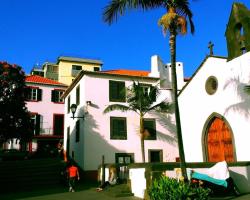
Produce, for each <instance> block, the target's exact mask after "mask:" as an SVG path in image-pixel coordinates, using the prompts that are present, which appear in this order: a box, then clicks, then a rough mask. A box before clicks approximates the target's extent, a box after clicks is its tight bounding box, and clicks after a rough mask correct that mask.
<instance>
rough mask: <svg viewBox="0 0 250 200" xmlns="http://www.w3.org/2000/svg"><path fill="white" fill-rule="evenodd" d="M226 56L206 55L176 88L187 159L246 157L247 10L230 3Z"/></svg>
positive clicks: (249, 114) (249, 117) (249, 112)
mask: <svg viewBox="0 0 250 200" xmlns="http://www.w3.org/2000/svg"><path fill="white" fill-rule="evenodd" d="M225 36H226V40H227V48H228V57H227V58H225V57H218V56H213V55H210V56H207V57H206V58H205V59H204V61H203V62H202V63H201V65H200V67H199V68H198V69H197V70H196V72H195V73H194V75H193V76H192V77H191V80H190V81H189V82H188V83H187V84H186V85H185V86H184V88H183V89H182V91H181V92H180V93H179V98H178V99H179V104H180V113H181V125H182V134H183V143H184V149H185V157H186V161H187V162H218V161H223V160H226V161H227V162H239V161H250V153H249V150H250V146H249V141H250V94H249V93H247V92H246V86H247V85H250V11H249V10H248V9H247V8H246V7H245V6H244V5H243V4H240V3H234V4H233V7H232V11H231V14H230V17H229V22H228V25H227V28H226V32H225Z"/></svg>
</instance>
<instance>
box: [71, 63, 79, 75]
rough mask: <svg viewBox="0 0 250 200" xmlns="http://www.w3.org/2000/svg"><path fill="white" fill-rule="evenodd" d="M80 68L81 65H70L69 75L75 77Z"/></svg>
mask: <svg viewBox="0 0 250 200" xmlns="http://www.w3.org/2000/svg"><path fill="white" fill-rule="evenodd" d="M81 70H82V66H81V65H72V70H71V75H72V76H74V77H76V76H77V75H78V73H79V72H80V71H81Z"/></svg>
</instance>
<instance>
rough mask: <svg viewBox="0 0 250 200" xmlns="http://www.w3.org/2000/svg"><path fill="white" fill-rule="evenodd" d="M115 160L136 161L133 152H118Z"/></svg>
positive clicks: (128, 162) (119, 161) (126, 162)
mask: <svg viewBox="0 0 250 200" xmlns="http://www.w3.org/2000/svg"><path fill="white" fill-rule="evenodd" d="M115 162H116V163H119V164H130V163H133V162H134V154H133V153H116V154H115Z"/></svg>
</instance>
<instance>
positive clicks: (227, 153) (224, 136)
mask: <svg viewBox="0 0 250 200" xmlns="http://www.w3.org/2000/svg"><path fill="white" fill-rule="evenodd" d="M207 152H208V162H220V161H223V160H225V161H227V162H234V161H235V158H234V147H233V142H232V133H231V131H230V129H229V128H228V126H227V124H226V123H225V121H223V120H222V119H220V118H217V117H216V118H214V119H213V121H212V123H211V124H210V127H209V128H208V133H207Z"/></svg>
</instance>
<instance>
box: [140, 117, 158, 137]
mask: <svg viewBox="0 0 250 200" xmlns="http://www.w3.org/2000/svg"><path fill="white" fill-rule="evenodd" d="M143 121H144V129H147V131H148V132H149V134H150V135H149V136H148V137H147V138H146V139H151V140H155V139H156V130H155V120H153V119H152V120H143Z"/></svg>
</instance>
